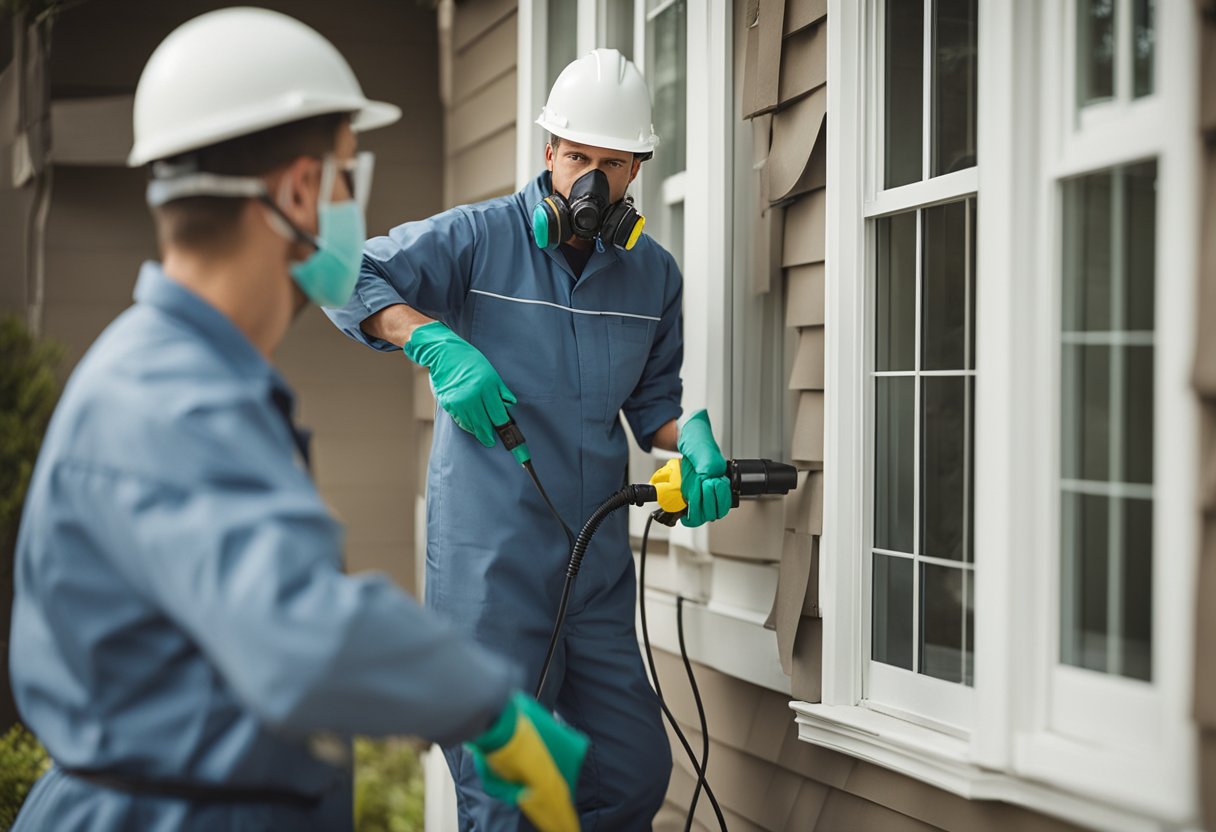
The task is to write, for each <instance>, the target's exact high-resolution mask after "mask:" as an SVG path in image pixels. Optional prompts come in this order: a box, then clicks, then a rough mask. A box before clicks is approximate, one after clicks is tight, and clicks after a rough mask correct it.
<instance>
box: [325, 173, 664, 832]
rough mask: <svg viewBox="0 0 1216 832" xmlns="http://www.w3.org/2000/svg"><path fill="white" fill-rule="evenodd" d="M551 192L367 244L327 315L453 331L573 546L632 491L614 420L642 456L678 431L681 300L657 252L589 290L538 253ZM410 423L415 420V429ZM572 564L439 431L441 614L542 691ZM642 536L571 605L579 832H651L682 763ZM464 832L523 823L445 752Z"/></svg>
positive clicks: (553, 535) (588, 574)
mask: <svg viewBox="0 0 1216 832" xmlns="http://www.w3.org/2000/svg"><path fill="white" fill-rule="evenodd" d="M550 190H551V179H550V176H549V174H548V173H547V172H546V173H544V174H542V175H541V176H540V177H538V178H537V179H536V180H534V181H533V182H532V183H531V184H529V185H528V186H527V187H526V188H525V189H524V190H523V191H522V192H520V193H517V194H514V195H512V196H508V197H503V198H500V199H493V200H490V201H488V202H483V203H479V204H476V205H467V206H462V207H458V208H454V209H452V210H450V211H447V212H445V213H443V214H440V215H438V216H436V217H432V218H431V219H428V220H424V221H421V222H412V223H406V224H404V225H401V226H398V227H397V228H394V229H393V230H392V231H390V232H389V235H388V236H387V237H377V238H375V239H373V240H371V241H369V242H368V244H367V247H366V249H365V250H364V258H363V265H362V272H361V274H360V277H359V283H358V286H357V287H356V290H355V297H354V298H352V300H351V302H350V303H348V304H347V305H346V306H345V307H344V308H342V309H336V310H334V309H330V310H326V311H327V314H329V316H330V318H331V319H332V320H333V321H334V322H335V323H336V324H337V325H338V326H339V327H340V328H341V329H342V330H344V331H345V332H346V333H347V334H349V335H350V336H351V337H353V338H356V339H358V340H360V341H362V342H364V343H366V344H369V345H371V346H373V347H376V348H378V349H381V350H392V349H395V347H394V346H393V345H391V344H388V343H386V342H384V341H380V340H379V339H375V338H372V337H370V336H368V335H366V334H365V333H363V332H362V330H361V329H360V328H359V325H360V323H361V322H362V321H363V320H364V319H366V318H367V317H368V316H369V315H372V314H373V313H375V312H378V311H380V310H381V309H383V308H385V307H386V306H389V305H391V304H396V303H402V302H404V303H407V304H409V305H410V306H412V307H414V308H415V309H417V310H418V311H420V312H422V313H424V314H426V315H428V316H430V317H433V318H435V319H437V320H440V321H443V322H444V323H446V324H447V325H448V326H449V327H451V328H452V330H453V331H455V332H456V333H457V334H458V335H460V336H461V337H462V338H464V339H465V340H467V341H469V342H470V343H472V344H473V345H474V346H476V347H477V348H478V349H480V350H481V351H482V353H484V354H485V356H486V358H488V359H489V361H490V363H491V364H493V365H494V367H495V369H496V370H497V371H498V373H499V374H500V375H501V376H502V378H503V381H504V382H505V383H506V385H507V387H509V388H510V389H511V390H512V391H513V392H514V393H515V395H516V396H517V398H518V399H519V403H518V404H517V405H516V406H515V407H513V408H512V410H511V413H512V415H513V416H514V418H515V420H516V422H517V424H518V425H519V427H520V430H522V431H523V433H524V435H525V437H526V438H527V441H528V445H529V447H530V448H531V451H532V459H533V463H534V465H535V467H536V471H537V472H538V474H539V476H540V479H541V481H542V482H543V483H544V484H545V486H546V488H547V490H548V492H549V494H550V496H551V497H552V498H553V501H554V503H555V504H556V506H557V508H558V510H559V511H560V513H561V515H562V517H563V519H564V520H565V521H566V523H567V525H569V526H570V527H571V528H573V529H574V530H575V531H577V530H578V529H579V528H581V527H582V525H583V523H584V521H585V520H586V519H587V518H588V517H589V516H590V515H591V513H592V512H593V511H594V510H595V509H596V507H598V506H599V505H600V503H601V502H603V501H604V499H605V498H607V497H608V496H610V495H611V494H612V493H613V492H615V491H617V490H618V489H620V488H621V486H622V485H624V484H625V481H626V475H627V465H628V447H627V444H626V437H625V432H624V429H623V428H622V426H621V423H620V419H619V414H620V413H621V412H624V414H625V417H626V419H628V421H629V425H630V427H631V429H632V431H633V435H634V436H635V437H636V438H637V440H638V443H639V444H640V445H641V446H642V448H643V449H646V450H649V449H650V446H651V442H652V439H653V437H654V434H655V431H657V430H658V429H659V428H660V427H661V426H663V425H664V424H666V423H667V422H669V421H671V420H672V419H676V418H678V417H679V416H680V412H681V411H680V398H681V394H682V392H683V385H682V381H681V379H680V365H681V362H682V360H683V341H682V335H681V286H682V280H681V276H680V272H679V269H678V267H677V266H676V263H675V260H674V259H673V258H672V256H671V255H670V254H669V253H668V252H667V251H666V250H664V249H663V248H662V247H661V246H660V245H658V244H657V243H656V242H654V240H652V239H651V238H649V237H646V236H643V237H642V238H641V239H640V240H639V242H638V244H637V245H636V246H635V247H634V248H633V250H631V251H629V252H623V251H618V250H616V249H614V248H611V247H608V248H606V249H605V250H602V251H596V252H595V253H594V254H593V255H592V257H591V259H590V261H589V262H588V263H587V265H586V267H585V268H584V270H583V273H582V275H581V276H579V277H576V276H575V274H574V272H573V271H572V270H571V268H570V266H569V264H568V263H567V262H566V259H565V257H564V256H563V255H562V254H561V253H560V252H559V251H552V250H542V249H539V248H537V246H536V244H535V242H534V241H533V239H532V231H531V222H530V218H531V215H532V208H533V206H534V205H535V204H536V203H537V202H538V201H539V200H540V199H541V198H542V197H543V196H545V195H547V194H549V193H550ZM403 418H407V417H405V416H403ZM568 557H569V544H568V543H567V541H566V537H565V535H564V534H563V532H562V530H561V527H560V526H559V525H558V524H557V522H556V520H555V519H554V518H553V517H552V516H551V515H550V514H549V513H548V511H547V510H546V508H545V506H544V504H543V502H542V501H541V498H540V497H539V496H538V494H537V492H536V490H535V488H534V487H533V485H532V482H531V481H530V480H529V478H528V475H527V473H526V472H525V471H524V470H523V469H522V468H521V467H520V466H519V464H518V463H516V461H515V459H514V458H513V457H512V456H511V454H509V453H508V452H507V451H506V450H504V449H503V448H502V447H501V446H496V447H494V448H486V447H484V446H482V445H481V444H480V443H479V442H478V441H477V440H476V439H475V438H474V437H473V436H472V435H471V434H469V433H466V432H465V431H463V430H461V429H460V428H459V427H457V426H456V424H455V423H454V422H453V421H452V419H451V418H450V417H449V416H448V415H447V414H446V413H444V412H443V411H440V412H438V413H437V414H436V420H435V436H434V444H433V445H432V448H431V459H430V469H429V474H428V494H427V554H426V581H427V583H426V604H427V606H428V607H430V608H431V609H434V610H436V611H438V612H439V613H440V614H441V615H442V616H443V617H445V618H447V619H448V620H450V621H452V622H453V623H455V624H456V625H457V626H459V627H462V628H464V629H465V630H467V631H468V632H469V633H471V634H472V635H473V636H474V638H476V640H477V641H478V642H480V643H482V644H484V645H487V646H489V647H491V648H493V649H495V650H496V651H500V652H502V653H504V654H506V655H508V656H510V657H512V658H513V659H515V660H516V661H518V662H519V663H520V664H521V665H522V666H523V667H524V669H525V671H526V674H527V676H526V677H527V678H528V679H529V680H530V681H529V685H530V686H531V685H534V684H535V681H534V680H535V679H536V678H537V677H538V675H539V672H540V668H541V663H542V661H543V659H544V653H545V648H546V646H547V643H548V641H549V636H550V633H551V631H552V627H553V620H554V615H555V614H556V611H557V607H558V601H559V598H560V596H561V589H562V584H563V580H564V575H565V569H566V563H567V560H568ZM636 583H637V582H636V577H635V574H634V564H633V558H632V555H631V552H630V547H629V539H628V528H627V516H626V512H625V511H619V512H617V513H616V514H615V515H613V516H611V517H610V518H609V519H608V520H607V521H606V522H605V523H604V524H603V525H602V526H601V527H600V529H599V532H598V534H597V535H596V536H595V538H594V540H593V541H592V545H591V547H590V550H589V551H588V553H587V555H586V558H585V560H584V561H583V565H582V572H581V573H580V574H579V577H578V581H577V583H576V585H575V592H574V595H573V598H572V600H571V604H570V611H569V618H568V619H567V621H566V627H565V630H564V636H565V637H564V640H563V642H562V644H561V645H560V647H559V649H558V651H557V653H556V656H555V659H554V665H553V668H552V669H551V671H550V675H549V679H548V682H547V685H546V690H545V696H544V700H545V702H546V704H549V705H551V706H553V707H554V708H555V709H556V711H557V713H558V714H559V715H560V716H561V717H562V718H564V719H565V720H566V721H568V722H569V723H570V724H572V725H574V726H575V727H577V728H579V729H580V730H582V731H584V732H586V733H587V734H588V735H589V736H590V738H591V749H590V751H589V754H588V757H587V763H586V765H585V766H584V768H583V775H582V779H581V781H580V784H579V789H578V796H577V799H578V808H579V812H580V816H581V820H582V825H583V828H584V829H601V830H629V829H649V828H650V821H651V819H652V818H653V816H654V814H655V813H656V812H657V811H658V809H659V808H660V806H661V805H662V801H663V796H664V794H665V792H666V789H667V782H668V779H669V777H670V774H671V750H670V746H669V744H668V741H667V737H666V734H665V733H664V731H663V727H662V723H661V719H660V713H659V706H658V701H657V698H656V697H655V694H654V691H653V690H652V689H651V687H650V684H649V681H648V679H647V676H646V673H645V671H644V669H643V665H642V661H641V656H640V652H639V649H638V642H637V636H636V634H635V627H634V616H635V609H636V607H635V605H636V600H637V586H636ZM447 756H448V763H449V765H450V767H451V768H452V773H453V776H454V778H455V780H456V783H457V797H458V807H459V812H460V817H461V826H462V829H464V830H471V829H477V830H484V831H485V832H499V831H500V830H504V829H514V828H516V826H517V824H519V825H522V826H523V828H528V827H527V826H526V823H521V822H519V821H517V818H518V813H516V812H515V811H514V810H513V809H511V808H509V807H506V806H504V805H502V804H499V803H497V802H495V801H492V800H490V799H489V798H487V797H486V796H485V795H484V793H483V792H482V791H481V789H480V786H479V781H478V779H477V776H476V773H475V771H474V769H473V766H472V763H471V761H470V759H469V757H468V754H467V753H465V752H464V751H462V750H461V749H460V748H451V749H449V750H448V751H447Z"/></svg>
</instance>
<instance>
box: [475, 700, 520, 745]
mask: <svg viewBox="0 0 1216 832" xmlns="http://www.w3.org/2000/svg"><path fill="white" fill-rule="evenodd" d="M522 695H523V694H521V693H519V692H518V691H516V692H515V693H513V694H511V698H510V699H508V700H507V704H506V707H504V708H503V709H502V713H501V714H499V715H498V719H496V720H494V724H493V725H491V726H490V727H489V728H488V729H487V730H486V731H485V733H483V734H481V735H480V736H477V737H474V738H473V739H471V740H469V745H472V746H473V747H474V748H476V749H477V750H478V751H480V752H482V753H483V754H492V753H493V752H495V751H497V750H498V749H500V748H502V747H503V746H504V745H506V744H507V743H508V742H509V741H510V740H511V737H512V736H514V735H515V721H516V720H517V719H518V718H519V703H518V697H520V696H522Z"/></svg>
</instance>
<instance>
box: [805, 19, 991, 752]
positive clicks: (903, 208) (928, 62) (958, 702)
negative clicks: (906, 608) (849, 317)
mask: <svg viewBox="0 0 1216 832" xmlns="http://www.w3.org/2000/svg"><path fill="white" fill-rule="evenodd" d="M925 5H926V12H928V11H929V8H928V7H929V3H928V2H926V4H925ZM884 6H885V4H884V3H883V2H881V0H878V1H877V2H872V3H871V4H870V5H869V6H868V11H869V13H872V14H873V24H872V25H871V26H869V27H868V31H867V33H866V37H867V38H868V42H869V49H868V55H869V58H870V61H869V71H868V77H867V78H866V82H865V87H866V93H865V95H866V98H865V101H866V112H867V114H868V117H869V119H870V124H871V125H872V128H871V129H870V130H869V132H868V133H867V134H866V137H865V141H866V147H867V150H868V152H867V153H866V154H865V155H864V157H863V174H862V175H863V177H864V179H863V180H862V181H863V183H864V194H865V201H864V204H863V213H864V218H865V228H863V231H862V233H863V238H864V246H865V252H866V254H865V258H866V259H865V260H863V261H862V262H863V263H864V264H865V268H864V272H859V275H858V280H859V281H860V282H861V283H862V284H863V289H864V288H865V287H866V286H868V287H869V289H870V290H869V291H866V292H865V309H866V313H865V328H864V330H863V331H862V332H861V333H860V334H861V335H863V336H865V335H869V336H870V337H863V339H862V341H861V343H862V345H863V346H862V350H863V352H862V355H863V356H864V358H863V361H864V364H863V366H864V369H863V374H864V378H865V382H864V386H863V387H862V390H861V393H862V400H863V409H862V411H861V412H862V413H863V414H864V420H863V424H864V425H865V435H866V437H867V439H866V443H865V451H864V460H865V462H864V465H865V466H866V467H865V468H864V469H863V471H864V472H866V474H867V475H866V476H865V477H864V479H863V481H864V482H866V483H872V482H873V475H872V473H871V472H873V471H874V452H875V449H874V427H875V421H874V420H875V417H876V413H875V401H874V395H873V390H874V384H873V380H874V378H875V377H876V374H875V372H874V357H873V342H874V339H873V337H872V336H873V334H874V323H873V322H874V320H875V312H876V303H877V298H876V294H875V291H874V290H873V286H874V282H875V277H876V272H877V270H876V263H875V257H876V251H877V244H878V238H877V234H876V233H875V229H876V225H877V220H878V219H880V218H883V217H888V216H891V215H893V214H908V213H912V212H914V211H915V212H917V215H916V238H917V239H916V261H917V262H916V273H917V279H916V289H915V292H916V300H915V303H916V317H917V321H916V325H915V332H916V333H917V338H916V356H917V359H916V366H917V367H918V368H919V367H920V355H921V338H920V334H921V327H922V321H923V318H922V316H921V303H922V276H921V271H922V268H923V263H924V259H923V257H922V245H923V240H924V235H923V230H922V226H923V223H922V216H923V215H922V214H920V211H922V210H923V209H925V208H928V207H931V206H933V205H936V204H942V203H952V202H958V201H961V200H964V199H968V198H975V196H976V190H977V183H978V181H979V178H978V168H976V167H974V166H973V167H970V168H966V169H964V170H959V171H956V172H954V173H950V174H945V175H943V176H937V177H933V178H930V169H931V166H932V159H931V157H932V147H933V144H932V127H933V126H932V111H933V110H932V107H931V106H929V100H930V96H931V95H932V85H933V78H932V35H933V20H932V16H931V15H930V14H928V13H926V14H925V16H924V26H923V29H922V35H923V38H922V54H923V56H924V64H923V67H924V68H923V73H922V88H921V95H922V105H923V107H922V110H921V115H922V117H921V137H922V140H921V160H922V165H921V176H922V178H921V179H920V180H919V181H917V182H912V183H909V184H907V185H901V186H899V187H896V188H891V189H885V190H884V189H880V187H879V182H881V180H882V166H883V164H884V148H883V145H882V139H881V136H883V135H884V134H885V130H884V125H885V120H884V119H885V114H884V103H885V98H886V96H885V88H884V86H883V71H882V69H883V67H882V61H883V55H884V51H883V50H884V38H885V34H884V32H885V28H886V27H885V21H884V19H883V9H884ZM828 25H829V26H830V25H831V18H829V24H828ZM829 89H830V86H829ZM855 186H856V184H855V183H854V187H855ZM845 187H848V186H845ZM828 193H829V199H830V198H831V197H830V195H831V190H829V191H828ZM862 274H864V275H865V276H864V278H863V277H862V276H861V275H862ZM971 325H972V326H975V322H974V321H972V322H971ZM973 366H974V362H973ZM884 375H906V376H909V377H916V376H920V377H922V378H923V377H924V376H926V375H931V373H926V372H924V371H922V370H920V369H917V370H916V371H915V372H912V371H909V372H907V373H884ZM951 375H952V376H953V375H956V374H954V373H952V374H951ZM967 375H970V376H971V377H972V378H975V377H976V376H977V372H976V370H974V369H973V370H971V371H969V372H968V373H967ZM828 389H829V390H831V389H832V388H830V387H829V388H828ZM922 389H923V388H922ZM973 389H974V387H973ZM920 402H921V398H920V396H919V395H918V396H917V397H916V408H915V409H916V413H915V416H914V418H915V424H916V428H917V429H916V432H915V438H914V443H915V446H916V447H917V448H918V449H919V448H920V445H921V430H920V428H921V418H920ZM827 444H829V443H827V442H825V451H826V447H827ZM917 457H918V458H917V463H918V469H917V471H916V475H917V481H918V482H917V485H916V486H915V488H916V492H917V493H918V494H919V493H920V489H921V486H920V484H919V479H920V473H921V472H920V469H919V465H921V464H923V462H924V460H923V459H921V458H919V457H920V454H919V452H918V453H917ZM825 462H826V461H825ZM825 468H826V464H825ZM864 496H865V501H864V503H863V505H864V517H863V519H862V521H861V533H862V540H863V547H864V548H863V549H862V550H861V551H862V552H864V553H865V555H864V556H863V564H862V587H863V592H862V613H861V619H862V628H863V634H862V642H861V644H862V647H863V648H864V649H865V653H864V655H865V657H866V661H865V662H864V664H863V671H862V696H861V699H860V701H861V702H862V703H864V705H865V707H867V708H871V709H873V710H876V711H879V712H883V713H888V714H891V715H893V716H896V717H899V718H903V719H907V720H910V721H913V722H918V723H921V724H923V725H926V726H928V727H930V728H933V729H935V730H939V731H943V732H945V733H948V734H952V735H954V736H957V737H966V736H967V734H968V732H969V731H970V728H971V724H972V714H973V712H974V707H975V706H974V692H973V690H972V689H971V687H969V686H966V685H962V684H956V683H953V682H946V681H943V680H940V679H935V678H933V677H930V676H927V675H924V674H921V673H920V672H919V671H916V670H905V669H903V668H898V667H894V666H892V665H888V664H883V663H882V662H878V661H875V660H872V659H869V658H868V657H869V654H870V649H869V645H870V644H871V635H872V633H871V626H870V625H871V622H872V621H873V615H872V610H873V608H872V603H871V599H872V594H871V592H869V591H868V590H869V589H870V585H871V566H872V563H873V557H874V554H873V553H875V552H876V549H875V547H874V541H873V537H874V534H873V532H874V506H873V502H874V499H873V498H874V491H873V488H869V487H867V488H866V489H865V495H864ZM913 528H914V532H913V535H914V537H918V536H919V530H920V517H919V508H918V509H917V511H916V516H915V518H914V520H913ZM980 545H982V543H981V542H980V540H979V538H978V537H977V538H976V543H975V545H974V546H973V548H978V547H979V546H980ZM914 548H916V549H917V550H919V549H920V546H919V543H917V544H916V545H915V547H914ZM893 554H894V553H893ZM907 555H910V553H907V554H906V555H905V556H907ZM920 563H921V560H920V559H917V560H916V562H915V565H914V567H913V568H914V571H913V586H914V587H915V589H914V594H915V595H916V598H915V602H914V605H913V613H914V621H913V640H914V642H915V639H916V638H917V632H918V630H919V616H920V610H921V601H920V597H919V587H920V575H919V574H918V572H919V566H920ZM970 571H971V574H972V575H973V576H974V574H975V572H976V571H978V570H976V569H974V567H973V568H972V570H970ZM913 649H914V653H915V650H916V647H915V646H914V648H913Z"/></svg>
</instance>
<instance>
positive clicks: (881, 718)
mask: <svg viewBox="0 0 1216 832" xmlns="http://www.w3.org/2000/svg"><path fill="white" fill-rule="evenodd" d="M790 708H791V709H793V711H794V712H795V714H797V717H796V722H797V723H798V738H799V739H801V740H803V741H804V742H809V743H813V744H815V745H819V746H823V747H824V748H830V749H832V750H833V751H839V752H841V753H842V754H847V755H849V756H850V757H855V758H857V759H861V760H865V761H867V762H870V763H873V764H875V765H879V766H882V767H883V768H887V769H891V770H892V771H895V772H898V773H900V774H903V775H905V776H907V777H911V778H913V779H915V780H919V781H921V782H923V783H927V784H929V785H931V786H936V787H937V788H940V789H944V790H945V791H948V792H951V793H953V794H956V795H959V796H960V797H964V798H966V799H968V800H999V801H1003V802H1006V803H1013V804H1016V805H1019V806H1024V807H1026V808H1028V809H1032V810H1034V811H1036V812H1042V813H1044V814H1048V815H1053V816H1055V817H1058V818H1062V819H1064V820H1067V821H1070V822H1072V823H1076V824H1078V825H1081V826H1087V827H1090V828H1093V829H1102V830H1109V832H1161V831H1162V830H1167V829H1175V828H1177V827H1176V825H1175V823H1174V822H1169V821H1161V820H1158V819H1156V818H1152V817H1148V816H1145V815H1142V814H1136V813H1133V812H1130V811H1128V810H1127V809H1124V808H1115V807H1114V806H1112V805H1111V804H1110V803H1109V802H1106V801H1098V800H1095V799H1091V798H1087V797H1083V796H1080V795H1076V794H1072V793H1070V792H1066V791H1062V790H1060V789H1058V788H1056V787H1054V786H1051V785H1048V784H1045V783H1040V782H1037V781H1032V780H1026V779H1023V778H1020V777H1015V776H1013V775H1010V774H1007V773H1005V772H1001V771H994V770H992V769H987V768H983V767H981V766H978V765H976V764H975V763H973V762H971V761H970V759H969V756H970V743H969V741H968V740H966V739H960V738H958V737H954V736H950V735H948V734H944V733H942V732H939V731H934V730H932V729H930V728H925V727H922V726H920V725H915V724H913V723H911V722H907V721H905V720H902V719H897V718H896V717H893V716H888V715H886V714H882V713H878V712H876V711H873V710H870V709H869V708H866V707H861V706H844V705H820V704H812V703H808V702H791V703H790Z"/></svg>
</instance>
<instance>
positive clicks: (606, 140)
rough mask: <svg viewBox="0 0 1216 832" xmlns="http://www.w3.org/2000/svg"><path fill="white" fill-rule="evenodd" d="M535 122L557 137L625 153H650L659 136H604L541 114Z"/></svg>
mask: <svg viewBox="0 0 1216 832" xmlns="http://www.w3.org/2000/svg"><path fill="white" fill-rule="evenodd" d="M536 124H539V125H540V126H541V127H543V128H544V129H545V130H546V131H548V132H550V133H552V134H553V135H555V136H557V137H558V138H559V139H565V140H566V141H568V142H577V143H578V144H585V145H587V146H588V147H604V148H607V149H608V150H620V151H623V152H625V153H652V152H654V149H655V148H656V147H658V146H659V137H658V136H656V135H654V134H651V136H650V140H649V141H637V140H633V141H630V140H628V139H623V138H620V137H618V136H605V135H603V134H602V133H591V132H582V131H579V130H570V129H568V128H566V127H560V126H558V125H556V124H553V123H551V122H549V121H547V120H546V119H545V117H544V116H543V115H542V116H541V117H540V118H538V119H537V120H536Z"/></svg>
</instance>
